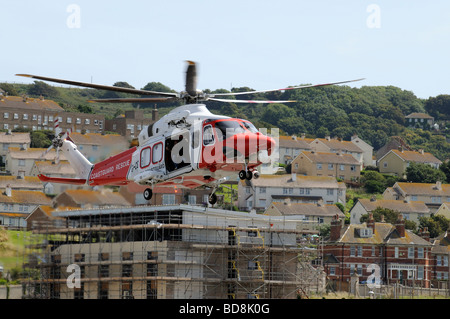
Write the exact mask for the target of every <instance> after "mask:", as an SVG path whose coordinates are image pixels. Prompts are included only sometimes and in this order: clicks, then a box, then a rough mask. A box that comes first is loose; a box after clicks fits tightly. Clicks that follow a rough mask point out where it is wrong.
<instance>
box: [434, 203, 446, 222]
mask: <svg viewBox="0 0 450 319" xmlns="http://www.w3.org/2000/svg"><path fill="white" fill-rule="evenodd" d="M434 214H435V215H439V216H444V217H445V218H447V219H449V220H450V201H449V202H445V203H442V204H441V206H439V208H438V209H437V211H436V212H435V213H434Z"/></svg>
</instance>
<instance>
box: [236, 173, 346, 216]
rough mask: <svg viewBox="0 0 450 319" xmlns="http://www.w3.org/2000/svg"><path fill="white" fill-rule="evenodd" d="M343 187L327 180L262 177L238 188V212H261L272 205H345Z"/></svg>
mask: <svg viewBox="0 0 450 319" xmlns="http://www.w3.org/2000/svg"><path fill="white" fill-rule="evenodd" d="M345 193H346V186H345V184H344V183H342V182H338V181H336V178H334V177H328V176H302V175H298V174H295V173H293V174H287V175H261V176H260V177H259V178H258V179H253V180H252V181H251V183H249V181H247V180H245V181H241V182H240V183H239V184H238V197H239V200H238V208H239V209H242V210H248V211H249V210H251V209H256V210H260V211H264V210H265V209H266V208H267V207H269V205H270V203H272V202H279V201H284V199H286V198H290V199H291V202H292V203H316V204H317V203H318V202H319V201H322V202H323V203H324V204H334V203H342V204H345Z"/></svg>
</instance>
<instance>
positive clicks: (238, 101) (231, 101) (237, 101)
mask: <svg viewBox="0 0 450 319" xmlns="http://www.w3.org/2000/svg"><path fill="white" fill-rule="evenodd" d="M208 101H217V102H228V103H254V104H259V103H261V104H271V103H292V102H297V101H291V100H289V101H264V100H232V99H216V98H208Z"/></svg>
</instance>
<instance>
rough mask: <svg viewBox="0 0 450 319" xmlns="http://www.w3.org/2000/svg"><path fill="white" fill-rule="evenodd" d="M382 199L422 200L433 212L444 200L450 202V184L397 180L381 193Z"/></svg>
mask: <svg viewBox="0 0 450 319" xmlns="http://www.w3.org/2000/svg"><path fill="white" fill-rule="evenodd" d="M383 199H395V200H400V201H407V202H417V201H420V202H424V203H425V205H427V207H428V208H429V209H430V212H431V213H432V214H434V213H435V212H436V211H437V210H438V208H439V207H440V206H441V204H442V203H444V202H450V185H449V184H442V183H441V182H436V183H435V184H434V183H403V182H397V183H395V184H394V186H392V187H388V188H387V189H386V190H385V191H384V193H383Z"/></svg>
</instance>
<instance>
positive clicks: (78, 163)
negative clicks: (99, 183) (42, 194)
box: [61, 137, 94, 180]
mask: <svg viewBox="0 0 450 319" xmlns="http://www.w3.org/2000/svg"><path fill="white" fill-rule="evenodd" d="M61 149H62V151H63V153H64V156H65V157H66V158H67V160H68V161H69V163H70V165H71V166H72V167H73V169H74V170H75V172H76V173H77V175H78V177H79V178H80V179H85V180H87V179H88V177H89V174H90V172H91V169H92V167H93V166H94V165H93V164H92V163H91V162H89V160H88V159H87V158H86V157H84V155H83V154H81V153H80V151H79V150H78V148H77V146H76V145H75V144H74V143H73V141H72V140H71V139H70V137H67V138H66V139H64V140H63V143H62V146H61Z"/></svg>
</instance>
